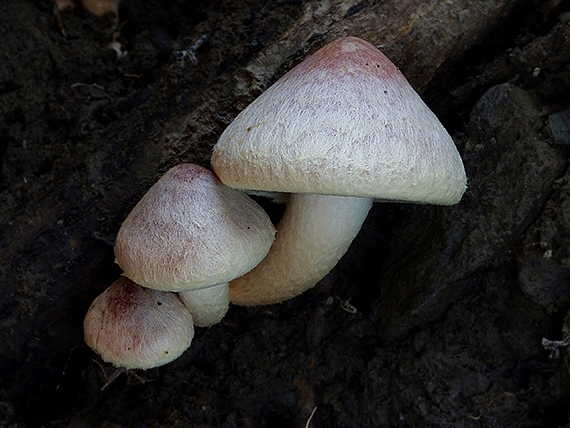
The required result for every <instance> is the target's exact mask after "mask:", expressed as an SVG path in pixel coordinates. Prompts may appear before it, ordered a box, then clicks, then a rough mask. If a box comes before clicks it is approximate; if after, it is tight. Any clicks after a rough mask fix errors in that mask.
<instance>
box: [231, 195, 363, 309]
mask: <svg viewBox="0 0 570 428" xmlns="http://www.w3.org/2000/svg"><path fill="white" fill-rule="evenodd" d="M372 202H373V200H372V199H370V198H356V197H349V196H325V195H313V194H292V195H291V198H290V200H289V202H288V204H287V209H286V211H285V214H284V215H283V218H282V219H281V221H280V222H279V224H278V225H277V234H276V237H275V242H274V243H273V246H272V247H271V249H270V250H269V254H268V255H267V257H265V259H263V261H262V262H261V263H260V264H259V265H258V266H257V267H255V268H254V269H253V270H252V271H250V272H249V273H247V274H245V275H244V276H242V277H240V278H237V279H234V280H233V281H231V282H230V301H231V302H232V303H234V304H236V305H242V306H256V305H269V304H272V303H278V302H282V301H283V300H287V299H290V298H292V297H295V296H297V295H299V294H301V293H302V292H304V291H305V290H308V289H309V288H311V287H313V286H314V285H315V284H316V283H317V282H319V281H320V280H321V279H322V278H323V277H324V276H325V275H326V274H328V273H329V272H330V271H331V270H332V268H334V267H335V265H336V264H337V262H338V261H339V259H340V258H341V257H342V256H343V255H344V253H345V252H346V251H347V250H348V247H349V246H350V244H351V243H352V241H353V239H354V238H355V237H356V235H357V234H358V231H359V230H360V228H361V226H362V223H363V222H364V220H365V219H366V216H367V215H368V211H369V210H370V208H371V207H372Z"/></svg>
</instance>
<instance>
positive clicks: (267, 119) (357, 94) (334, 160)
mask: <svg viewBox="0 0 570 428" xmlns="http://www.w3.org/2000/svg"><path fill="white" fill-rule="evenodd" d="M211 163H212V167H213V169H214V171H215V172H216V174H217V175H218V177H219V178H220V180H221V181H222V182H223V183H224V184H226V185H228V186H230V187H234V188H238V189H243V190H254V191H258V192H259V191H262V192H286V193H290V194H291V195H290V197H289V202H288V204H287V208H286V211H285V213H284V215H283V218H282V219H281V221H280V223H279V224H278V225H277V234H276V239H275V243H274V245H273V247H272V248H271V251H270V253H269V255H268V256H267V257H266V258H265V259H264V260H263V262H261V263H260V264H259V265H258V266H257V267H256V268H255V269H253V270H252V271H251V272H249V273H248V274H247V275H245V276H243V277H241V278H238V279H236V280H234V281H232V282H231V284H230V301H231V302H232V303H235V304H238V305H246V306H252V305H263V304H272V303H277V302H280V301H283V300H285V299H288V298H291V297H294V296H296V295H298V294H300V293H302V292H303V291H305V290H307V289H308V288H310V287H312V286H313V285H315V283H317V282H318V281H319V280H320V279H322V277H324V276H325V275H326V274H327V273H328V272H329V271H330V270H331V269H332V268H333V267H334V266H335V265H336V263H337V262H338V260H339V259H340V258H341V257H342V255H343V254H344V253H345V252H346V251H347V249H348V247H349V246H350V244H351V242H352V240H353V239H354V237H355V236H356V235H357V233H358V231H359V229H360V227H361V226H362V223H363V221H364V219H365V218H366V216H367V214H368V211H369V209H370V207H371V206H372V203H373V201H374V200H375V199H379V200H390V201H402V202H404V201H405V202H414V203H430V204H441V205H452V204H456V203H458V202H459V200H460V199H461V197H462V195H463V193H464V191H465V189H466V176H465V170H464V168H463V163H462V161H461V158H460V156H459V153H458V151H457V149H456V147H455V144H454V142H453V140H452V139H451V137H450V136H449V134H448V133H447V132H446V130H445V128H444V127H443V125H442V124H441V123H440V122H439V120H438V119H437V117H436V116H435V115H434V114H433V113H432V112H431V110H430V109H429V108H428V107H427V106H426V104H425V103H424V102H423V101H422V100H421V98H420V97H419V95H418V94H417V93H416V92H415V91H414V89H413V88H412V86H411V85H410V84H409V83H408V81H407V80H406V78H405V77H404V76H403V74H402V73H401V72H400V71H399V70H398V68H397V67H396V66H395V65H394V64H393V63H392V62H391V61H390V60H389V59H388V58H387V57H386V56H385V55H384V54H382V53H381V52H380V51H379V50H378V49H376V48H375V47H374V46H373V45H372V44H370V43H368V42H366V41H364V40H361V39H359V38H356V37H347V38H343V39H339V40H336V41H334V42H332V43H330V44H328V45H327V46H325V47H323V48H322V49H320V50H319V51H318V52H316V53H315V54H314V55H312V56H311V57H309V58H307V59H306V60H305V61H303V62H302V63H301V64H299V65H297V66H296V67H295V68H293V69H292V70H290V71H289V72H288V73H286V74H285V75H284V76H283V77H282V78H280V79H279V80H278V81H277V82H276V83H275V84H274V85H273V86H271V87H270V88H269V89H267V91H265V92H264V93H263V94H262V95H261V96H259V97H258V98H257V99H256V100H254V101H253V102H252V103H251V104H250V105H249V106H248V107H246V108H245V109H244V110H243V111H242V112H241V113H240V114H239V115H238V116H237V117H236V118H235V120H234V121H233V122H232V123H231V124H230V125H229V126H228V127H227V129H226V130H225V131H224V132H223V133H222V135H221V136H220V138H219V141H218V142H217V144H216V146H215V147H214V151H213V155H212V161H211Z"/></svg>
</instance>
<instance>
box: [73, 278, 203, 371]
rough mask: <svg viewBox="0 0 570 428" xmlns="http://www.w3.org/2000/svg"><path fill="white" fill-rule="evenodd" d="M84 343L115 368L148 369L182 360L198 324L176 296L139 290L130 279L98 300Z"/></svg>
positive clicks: (116, 284)
mask: <svg viewBox="0 0 570 428" xmlns="http://www.w3.org/2000/svg"><path fill="white" fill-rule="evenodd" d="M83 330H84V336H85V342H86V343H87V345H89V346H90V347H91V348H92V349H93V350H94V351H95V352H97V353H98V354H99V355H100V356H101V358H102V359H103V360H104V361H106V362H108V363H112V364H113V365H115V366H116V367H124V368H127V369H150V368H152V367H158V366H161V365H163V364H166V363H169V362H171V361H173V360H174V359H176V358H178V357H179V356H180V355H181V354H182V353H183V352H184V351H185V350H186V349H188V347H189V346H190V343H191V342H192V338H193V337H194V324H193V322H192V315H191V314H190V311H189V310H188V308H187V307H186V306H185V305H184V303H182V301H181V300H180V299H179V298H178V296H177V295H176V293H168V292H164V291H156V290H151V289H148V288H144V287H141V286H140V285H138V284H135V283H134V282H133V281H131V280H130V279H128V278H121V279H119V280H117V281H115V282H114V283H113V284H112V285H111V286H110V287H109V288H107V289H106V290H105V291H104V292H103V293H102V294H100V295H99V297H97V298H96V299H95V300H94V301H93V303H92V304H91V307H90V308H89V310H88V311H87V315H86V316H85V319H84V321H83Z"/></svg>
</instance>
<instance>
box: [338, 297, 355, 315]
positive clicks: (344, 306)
mask: <svg viewBox="0 0 570 428" xmlns="http://www.w3.org/2000/svg"><path fill="white" fill-rule="evenodd" d="M336 298H337V299H338V300H339V302H340V307H341V308H342V309H344V310H345V311H346V312H348V313H349V314H356V313H358V309H356V307H354V306H353V305H352V304H351V303H350V299H352V297H350V298H349V299H347V300H342V299H341V298H340V297H338V296H336Z"/></svg>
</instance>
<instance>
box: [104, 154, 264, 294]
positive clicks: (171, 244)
mask: <svg viewBox="0 0 570 428" xmlns="http://www.w3.org/2000/svg"><path fill="white" fill-rule="evenodd" d="M274 234H275V229H274V227H273V225H272V223H271V220H270V219H269V217H268V216H267V214H266V213H265V211H263V209H262V208H261V207H260V206H259V205H258V204H257V203H256V202H255V201H253V200H252V199H251V198H250V197H249V196H247V195H246V194H244V193H242V192H239V191H236V190H233V189H230V188H228V187H226V186H224V185H223V184H222V183H220V181H219V180H218V179H217V178H216V176H215V175H214V174H213V173H212V172H211V171H209V170H207V169H206V168H203V167H201V166H198V165H193V164H183V165H178V166H176V167H174V168H172V169H171V170H169V171H168V172H167V173H166V174H164V176H163V177H162V178H161V179H160V180H158V182H156V183H155V184H154V186H152V187H151V188H150V189H149V190H148V192H147V193H146V194H145V195H144V196H143V198H142V199H141V200H140V201H139V203H138V204H137V205H136V206H135V208H134V209H133V210H132V211H131V213H130V214H129V215H128V217H127V219H126V220H125V221H124V223H123V225H122V226H121V228H120V230H119V232H118V234H117V239H116V243H115V257H116V260H117V263H118V264H119V266H121V268H122V269H123V271H124V274H125V275H126V276H127V277H129V278H131V279H132V280H133V281H135V282H136V283H138V284H141V285H143V286H145V287H149V288H154V289H157V290H164V291H187V290H197V289H200V288H206V287H210V286H214V285H217V284H222V283H227V282H228V281H230V280H232V279H234V278H236V277H238V276H241V275H243V274H245V273H246V272H248V271H250V270H251V269H252V268H253V267H254V266H256V265H257V264H258V263H259V262H260V261H261V260H262V259H263V258H264V257H265V255H266V254H267V252H268V251H269V248H270V247H271V244H272V243H273V239H274Z"/></svg>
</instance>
